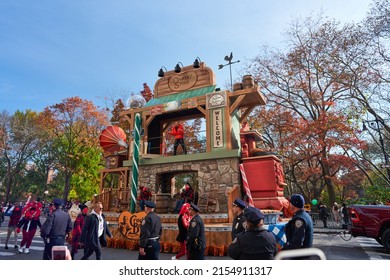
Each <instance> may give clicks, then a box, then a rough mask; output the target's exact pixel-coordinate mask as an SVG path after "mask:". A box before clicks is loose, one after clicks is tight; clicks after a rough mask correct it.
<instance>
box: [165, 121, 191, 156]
mask: <svg viewBox="0 0 390 280" xmlns="http://www.w3.org/2000/svg"><path fill="white" fill-rule="evenodd" d="M169 134H170V135H172V136H174V137H175V144H174V145H173V154H174V155H176V151H177V147H178V146H179V145H181V147H182V149H183V153H184V154H187V149H186V145H185V144H184V127H183V125H182V124H181V123H179V122H175V125H174V126H173V127H172V130H171V131H170V132H169Z"/></svg>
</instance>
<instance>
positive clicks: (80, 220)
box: [70, 204, 88, 260]
mask: <svg viewBox="0 0 390 280" xmlns="http://www.w3.org/2000/svg"><path fill="white" fill-rule="evenodd" d="M79 208H80V210H81V212H80V213H79V214H78V215H77V217H76V220H75V221H74V225H73V230H72V241H71V244H72V249H71V252H70V256H71V257H72V260H74V255H75V254H77V252H78V251H79V243H80V236H81V233H82V231H83V227H84V222H85V218H86V217H87V215H88V206H87V205H85V204H79Z"/></svg>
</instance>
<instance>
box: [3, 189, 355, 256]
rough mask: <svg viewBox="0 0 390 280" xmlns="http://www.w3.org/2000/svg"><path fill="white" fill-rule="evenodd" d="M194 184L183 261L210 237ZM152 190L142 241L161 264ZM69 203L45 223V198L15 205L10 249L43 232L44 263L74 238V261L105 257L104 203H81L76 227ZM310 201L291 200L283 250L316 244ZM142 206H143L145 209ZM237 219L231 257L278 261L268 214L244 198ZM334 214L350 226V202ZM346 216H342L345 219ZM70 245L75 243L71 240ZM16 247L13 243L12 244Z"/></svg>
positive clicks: (200, 251)
mask: <svg viewBox="0 0 390 280" xmlns="http://www.w3.org/2000/svg"><path fill="white" fill-rule="evenodd" d="M191 189H192V188H191V186H190V185H189V182H185V186H184V187H183V189H182V193H183V196H182V199H181V201H180V203H179V204H178V205H177V208H178V209H179V212H178V218H177V226H178V234H177V237H176V241H177V242H179V244H180V251H179V252H178V253H177V254H176V255H175V256H173V257H172V260H178V259H180V258H182V257H183V256H186V258H187V259H188V260H203V259H205V249H206V243H207V240H206V234H205V225H204V222H203V220H202V218H201V216H200V215H199V213H200V209H199V207H198V206H197V205H196V204H195V203H194V202H193V200H192V198H193V196H192V195H193V194H192V195H191V192H190V191H189V190H191ZM148 192H149V190H148V189H146V188H141V189H140V193H141V194H140V198H142V199H140V201H141V200H142V206H143V211H144V212H145V214H146V216H145V217H144V218H143V220H142V222H141V225H140V239H139V252H138V253H139V255H138V259H139V260H158V259H159V254H160V251H161V245H160V238H161V236H162V231H163V227H162V223H161V218H160V217H159V215H158V214H157V213H156V212H155V211H154V210H155V208H156V204H155V203H154V202H153V201H151V200H150V197H151V196H150V195H149V193H148ZM66 205H67V204H66V203H64V201H63V200H61V199H59V198H56V199H53V201H52V203H51V204H50V209H49V212H50V214H49V215H48V217H47V219H46V220H45V222H44V223H43V224H41V221H40V215H41V213H42V211H43V209H44V204H43V203H42V202H40V199H39V198H37V199H35V200H31V201H28V203H27V204H25V205H24V206H22V205H20V204H19V203H13V204H12V206H10V208H11V207H12V212H11V214H10V219H9V222H8V231H7V237H6V240H5V249H6V250H8V249H9V247H8V245H9V242H10V238H11V236H12V234H13V237H14V238H13V241H14V242H13V245H14V249H17V250H18V252H19V253H25V254H28V253H29V247H30V245H31V242H32V239H33V237H34V235H35V233H36V231H37V229H38V228H39V229H40V236H41V237H42V238H43V240H44V244H45V248H44V251H43V257H42V258H43V259H44V260H50V259H52V248H53V246H62V245H64V244H65V242H66V240H67V236H68V235H69V234H70V235H71V239H70V244H71V250H70V252H69V259H76V256H77V254H78V252H79V249H80V248H83V254H82V255H81V256H80V257H78V259H81V260H88V259H89V258H90V257H91V256H92V254H95V258H96V260H101V259H102V247H105V246H107V238H106V237H107V236H108V237H112V234H111V232H110V229H109V227H108V225H107V222H106V219H105V216H104V214H103V204H102V203H101V202H97V203H95V204H94V205H93V207H92V210H91V211H89V208H88V207H87V205H85V204H83V203H80V204H78V208H79V209H80V213H79V214H78V216H77V217H76V219H75V221H74V223H72V221H71V218H70V215H69V214H68V213H67V211H66ZM304 205H305V200H304V198H303V196H302V195H300V194H294V195H292V196H291V197H290V204H289V207H290V209H289V211H290V213H293V216H292V218H291V219H290V220H289V221H288V223H287V224H286V225H285V228H284V231H285V235H286V243H285V245H284V247H283V248H281V249H282V250H292V249H300V248H310V247H312V244H313V222H312V219H311V217H310V215H309V214H308V213H307V211H305V208H304ZM140 206H141V205H140ZM232 212H233V215H234V219H233V223H232V230H231V240H232V242H231V244H230V245H229V246H228V250H227V254H228V256H229V257H231V258H232V259H240V260H245V259H266V260H269V259H274V258H275V256H276V254H277V253H278V250H279V249H280V247H278V245H277V241H276V238H275V236H274V234H272V233H271V232H269V231H268V230H266V229H265V227H264V218H265V216H264V214H263V213H262V211H261V210H260V209H258V208H255V207H249V206H248V205H247V203H245V202H244V201H243V200H241V199H239V198H237V199H235V200H234V202H233V204H232ZM319 213H320V217H321V219H322V221H323V223H324V227H327V221H326V219H327V217H328V211H327V208H326V206H325V205H324V204H322V203H320V204H319ZM332 213H333V214H334V215H337V217H335V220H336V221H341V219H343V221H344V223H347V222H348V221H347V219H348V214H347V207H346V205H345V203H343V204H342V206H341V207H338V205H337V203H334V205H333V207H332ZM340 214H341V215H340ZM20 232H22V241H21V243H20V245H19V246H18V243H17V241H18V240H17V236H18V234H19V233H20ZM68 241H69V240H68ZM11 244H12V243H11Z"/></svg>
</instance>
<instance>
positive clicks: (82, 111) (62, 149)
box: [39, 97, 108, 200]
mask: <svg viewBox="0 0 390 280" xmlns="http://www.w3.org/2000/svg"><path fill="white" fill-rule="evenodd" d="M39 124H40V125H41V127H42V129H44V131H45V134H46V139H47V141H48V142H50V143H51V147H52V151H51V152H52V157H53V160H54V165H55V168H56V169H57V170H59V171H60V172H61V173H62V174H63V177H64V180H65V182H64V193H63V199H64V200H68V195H69V192H70V190H71V188H72V186H71V180H72V177H73V176H74V175H75V174H77V172H78V171H80V172H81V171H82V170H79V169H80V164H83V163H85V162H86V161H85V160H84V158H89V159H90V160H92V158H93V157H94V156H92V154H91V151H93V150H94V149H95V148H96V147H99V143H98V141H99V135H100V133H101V131H102V130H103V129H104V127H105V126H106V125H108V120H107V115H106V114H105V112H104V111H101V110H99V109H98V108H97V107H96V106H95V105H94V104H93V103H92V102H91V101H87V100H83V99H81V98H79V97H70V98H65V99H64V100H63V101H62V102H61V103H59V104H55V105H52V106H49V107H46V108H45V109H44V111H43V112H42V114H41V115H40V118H39ZM95 153H96V152H95ZM100 155H101V153H100ZM99 158H100V156H99ZM99 160H100V159H99ZM83 169H85V168H83ZM86 176H88V174H86Z"/></svg>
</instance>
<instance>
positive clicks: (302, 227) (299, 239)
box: [283, 194, 313, 250]
mask: <svg viewBox="0 0 390 280" xmlns="http://www.w3.org/2000/svg"><path fill="white" fill-rule="evenodd" d="M304 205H305V199H304V198H303V196H302V195H300V194H293V195H292V196H291V197H290V210H291V212H292V213H294V215H293V217H292V218H291V220H290V221H289V222H288V223H287V225H286V229H285V231H286V237H287V242H286V245H285V246H284V247H283V249H284V250H291V249H299V248H310V247H312V246H313V221H312V219H311V217H310V215H309V214H308V213H306V211H305V210H304V209H303V206H304Z"/></svg>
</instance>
